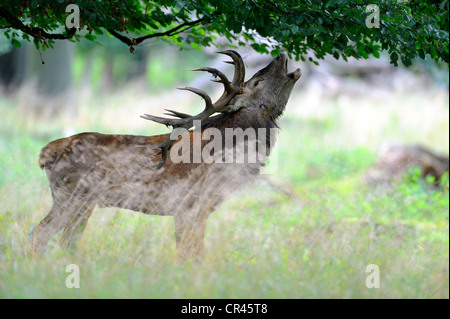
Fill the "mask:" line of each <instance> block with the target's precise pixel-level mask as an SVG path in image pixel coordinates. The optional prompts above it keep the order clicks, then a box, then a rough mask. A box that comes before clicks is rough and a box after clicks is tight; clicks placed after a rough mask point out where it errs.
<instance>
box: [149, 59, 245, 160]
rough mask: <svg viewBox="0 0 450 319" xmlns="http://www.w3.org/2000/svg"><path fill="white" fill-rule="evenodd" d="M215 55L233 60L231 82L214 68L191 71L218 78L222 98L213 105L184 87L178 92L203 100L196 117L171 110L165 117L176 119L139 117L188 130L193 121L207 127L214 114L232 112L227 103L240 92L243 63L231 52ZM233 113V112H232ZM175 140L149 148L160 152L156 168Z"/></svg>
mask: <svg viewBox="0 0 450 319" xmlns="http://www.w3.org/2000/svg"><path fill="white" fill-rule="evenodd" d="M217 53H220V54H225V55H228V56H229V57H231V59H232V60H233V61H232V62H231V61H230V62H227V63H231V64H234V66H235V70H234V75H233V81H231V82H230V81H229V80H228V78H227V77H226V75H225V74H223V73H222V72H220V71H219V70H217V69H215V68H209V67H204V68H198V69H194V70H192V71H206V72H209V73H211V74H213V76H214V77H219V78H220V80H215V82H219V83H222V84H223V85H224V89H225V90H224V92H223V94H222V96H221V97H220V98H219V99H218V100H217V101H216V102H215V103H214V104H213V103H212V101H211V98H210V97H209V95H208V94H207V93H206V92H205V91H203V90H200V89H196V88H193V87H184V88H179V90H186V91H191V92H193V93H195V94H197V95H199V96H201V97H202V98H203V99H204V100H205V109H204V110H203V111H202V112H200V113H199V114H197V115H194V116H191V115H189V114H185V113H180V112H177V111H172V110H166V111H167V112H169V113H165V114H166V115H170V116H175V117H178V118H176V119H170V118H163V117H159V116H154V115H150V114H144V115H141V117H142V118H143V119H146V120H150V121H154V122H156V123H160V124H164V125H166V126H169V125H170V126H172V127H173V128H174V129H175V128H185V129H190V128H191V127H193V125H194V121H195V120H201V121H203V122H202V124H201V126H204V125H207V124H208V123H211V122H212V121H214V120H215V119H216V116H212V115H213V114H214V113H216V112H229V111H230V110H234V109H233V108H231V107H229V105H228V104H229V102H230V101H231V99H232V98H233V97H234V96H235V95H236V94H240V93H241V92H242V88H243V84H244V78H245V65H244V61H243V60H242V57H241V56H240V55H239V53H237V52H236V51H233V50H225V51H219V52H217ZM234 111H235V110H234ZM175 141H176V140H171V139H170V138H169V139H167V140H166V141H165V142H163V143H160V144H157V145H152V146H149V147H150V148H152V149H155V148H159V149H160V151H159V152H157V153H156V154H155V155H161V160H160V161H159V162H158V164H157V165H156V167H157V168H158V169H159V168H161V167H162V166H163V165H164V163H165V161H166V159H167V152H168V150H169V149H170V148H171V147H172V145H173V143H175Z"/></svg>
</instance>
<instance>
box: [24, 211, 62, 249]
mask: <svg viewBox="0 0 450 319" xmlns="http://www.w3.org/2000/svg"><path fill="white" fill-rule="evenodd" d="M60 211H61V207H60V206H59V205H58V204H57V203H56V202H54V203H53V206H52V208H51V209H50V212H49V213H48V214H47V216H45V218H44V219H43V220H42V221H41V222H40V223H39V225H37V226H36V227H35V228H34V229H33V233H32V241H33V242H32V250H33V256H34V255H35V254H36V253H45V251H46V246H47V242H48V241H49V240H50V239H51V238H52V237H53V236H55V234H56V233H57V232H58V231H59V230H61V228H62V227H63V226H62V225H61V223H60V222H59V219H60V218H59V215H60Z"/></svg>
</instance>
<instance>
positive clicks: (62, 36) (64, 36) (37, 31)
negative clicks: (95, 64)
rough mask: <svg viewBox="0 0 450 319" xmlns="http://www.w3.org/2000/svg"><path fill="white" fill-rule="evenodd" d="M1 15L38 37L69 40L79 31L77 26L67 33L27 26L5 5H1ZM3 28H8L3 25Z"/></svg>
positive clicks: (12, 24) (23, 30) (15, 26)
mask: <svg viewBox="0 0 450 319" xmlns="http://www.w3.org/2000/svg"><path fill="white" fill-rule="evenodd" d="M0 17H2V18H4V19H5V20H6V22H8V23H9V24H10V25H11V27H13V28H15V29H17V30H20V31H22V32H23V33H26V34H28V35H31V36H32V37H34V38H36V39H52V40H67V39H70V38H71V37H73V35H74V34H75V32H76V31H77V30H76V28H72V29H70V30H68V31H67V33H65V34H64V33H48V32H47V31H45V30H44V29H42V28H37V27H31V26H26V25H25V24H23V22H22V21H20V20H19V19H18V18H16V17H15V16H13V15H12V14H11V13H10V12H9V11H8V10H6V9H5V8H4V7H0ZM2 28H7V27H6V26H5V27H2Z"/></svg>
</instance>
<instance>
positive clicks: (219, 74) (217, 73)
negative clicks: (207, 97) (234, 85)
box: [191, 67, 231, 91]
mask: <svg viewBox="0 0 450 319" xmlns="http://www.w3.org/2000/svg"><path fill="white" fill-rule="evenodd" d="M191 71H205V72H209V73H211V74H212V75H213V76H214V77H219V78H220V80H213V82H218V83H223V85H224V86H225V91H229V90H230V84H231V82H230V80H228V78H227V76H226V75H225V74H223V73H222V72H220V71H219V70H217V69H215V68H209V67H205V68H198V69H193V70H191Z"/></svg>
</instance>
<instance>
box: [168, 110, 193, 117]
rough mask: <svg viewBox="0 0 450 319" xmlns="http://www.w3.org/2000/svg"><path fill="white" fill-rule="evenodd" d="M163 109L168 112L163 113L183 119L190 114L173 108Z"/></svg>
mask: <svg viewBox="0 0 450 319" xmlns="http://www.w3.org/2000/svg"><path fill="white" fill-rule="evenodd" d="M164 110H165V111H167V112H168V113H164V114H165V115H170V116H176V117H179V118H180V119H185V118H187V117H190V116H191V115H189V114H186V113H181V112H177V111H174V110H168V109H164Z"/></svg>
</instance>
